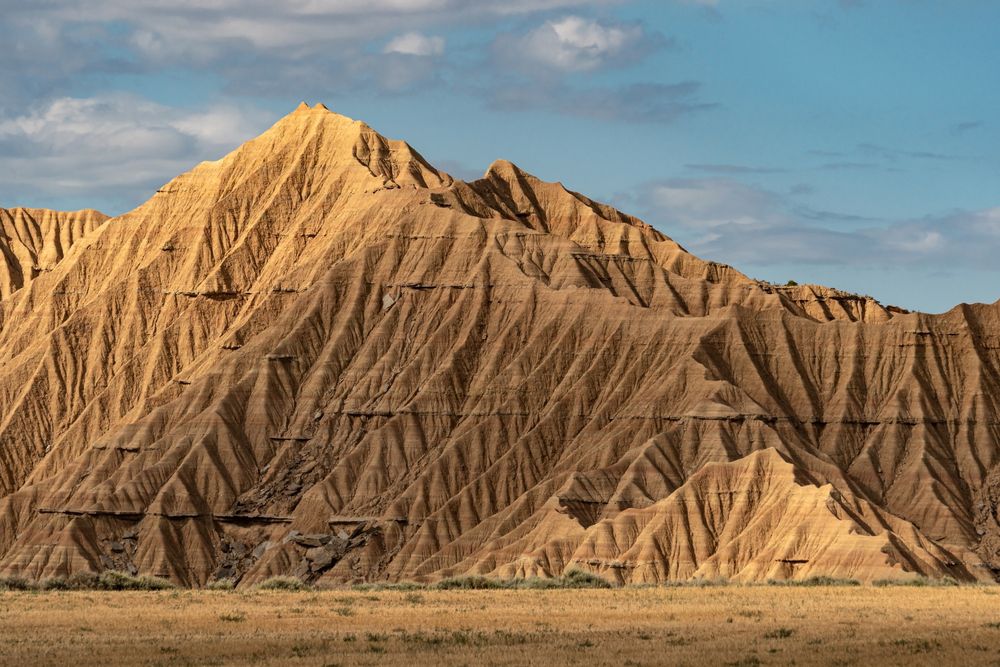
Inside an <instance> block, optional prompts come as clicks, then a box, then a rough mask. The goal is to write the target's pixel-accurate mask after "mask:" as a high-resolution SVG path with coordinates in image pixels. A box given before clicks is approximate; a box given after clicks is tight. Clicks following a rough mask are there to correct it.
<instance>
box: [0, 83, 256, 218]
mask: <svg viewBox="0 0 1000 667" xmlns="http://www.w3.org/2000/svg"><path fill="white" fill-rule="evenodd" d="M271 120H272V119H271V118H270V117H269V115H267V114H262V113H260V112H255V111H247V110H244V109H242V108H239V107H236V106H231V105H216V106H211V107H208V108H205V109H198V110H188V109H178V108H173V107H167V106H164V105H161V104H157V103H154V102H150V101H148V100H145V99H142V98H138V97H135V96H132V95H108V96H103V97H96V98H87V99H78V98H69V97H67V98H59V99H56V100H53V101H51V102H50V103H48V104H46V105H45V106H43V107H41V108H38V109H35V110H33V111H30V112H27V113H23V114H20V115H15V116H10V117H7V118H0V195H2V196H3V198H4V200H5V203H8V204H19V203H21V202H19V201H16V199H17V198H18V197H19V196H22V195H23V193H25V192H30V193H34V194H35V195H37V196H46V195H50V196H51V197H52V198H53V199H54V200H58V199H59V198H61V197H66V196H72V195H73V194H74V193H77V194H81V193H86V194H88V195H91V196H93V197H94V198H96V197H98V196H101V195H105V196H112V197H118V198H119V200H120V201H128V202H129V203H131V204H136V203H139V202H140V201H141V200H143V199H145V198H146V197H147V196H149V194H150V192H151V191H152V190H153V189H155V187H156V186H158V185H160V184H162V183H163V182H165V181H166V180H168V179H169V178H172V177H173V176H175V175H177V174H179V173H181V172H183V171H186V170H188V169H190V168H191V167H193V166H194V165H195V164H196V163H197V162H198V161H200V160H205V159H215V158H218V157H221V156H222V155H224V154H225V153H226V152H228V151H229V150H230V149H232V148H233V147H235V146H237V145H239V143H241V142H243V141H245V140H246V139H248V138H251V137H253V136H255V135H256V134H259V133H260V132H261V131H262V130H263V129H265V128H266V127H267V126H268V125H269V123H270V121H271ZM122 193H127V195H124V196H122ZM12 200H14V201H12Z"/></svg>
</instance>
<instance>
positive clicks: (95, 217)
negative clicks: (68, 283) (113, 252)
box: [0, 208, 108, 299]
mask: <svg viewBox="0 0 1000 667" xmlns="http://www.w3.org/2000/svg"><path fill="white" fill-rule="evenodd" d="M107 219H108V216H106V215H104V214H103V213H98V212H97V211H91V210H86V211H74V212H71V213H64V212H61V211H47V210H44V209H30V208H13V209H4V208H0V299H6V298H7V297H9V296H10V295H11V294H12V293H13V292H14V291H15V290H18V289H21V288H22V287H24V286H25V285H26V284H27V283H29V282H30V281H31V280H33V279H34V278H36V277H38V275H40V274H41V273H43V272H47V271H51V270H52V268H53V267H54V266H55V265H56V263H58V262H59V261H60V260H62V258H63V257H64V256H65V255H66V253H67V252H69V249H70V247H71V246H72V245H73V244H74V243H76V242H77V241H78V240H79V239H80V238H81V237H83V236H85V235H86V234H89V233H90V232H92V231H94V229H96V228H97V227H99V226H101V225H102V224H104V221H105V220H107Z"/></svg>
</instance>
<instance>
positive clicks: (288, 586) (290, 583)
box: [257, 577, 310, 591]
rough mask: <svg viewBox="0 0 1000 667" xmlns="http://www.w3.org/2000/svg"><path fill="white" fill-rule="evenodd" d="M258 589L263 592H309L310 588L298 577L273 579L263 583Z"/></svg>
mask: <svg viewBox="0 0 1000 667" xmlns="http://www.w3.org/2000/svg"><path fill="white" fill-rule="evenodd" d="M257 588H259V589H260V590H263V591H307V590H309V589H310V586H309V584H307V583H306V582H304V581H302V580H301V579H299V578H297V577H271V578H270V579H267V580H265V581H262V582H261V583H260V584H259V585H258V586H257Z"/></svg>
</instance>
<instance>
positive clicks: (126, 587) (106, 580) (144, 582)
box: [96, 570, 174, 591]
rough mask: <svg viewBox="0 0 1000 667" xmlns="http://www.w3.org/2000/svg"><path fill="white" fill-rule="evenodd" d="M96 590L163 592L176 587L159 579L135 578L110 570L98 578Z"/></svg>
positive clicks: (148, 577) (149, 577)
mask: <svg viewBox="0 0 1000 667" xmlns="http://www.w3.org/2000/svg"><path fill="white" fill-rule="evenodd" d="M96 588H99V589H100V590H104V591H163V590H168V589H171V588H174V585H173V584H172V583H170V582H169V581H167V580H166V579H161V578H159V577H151V576H148V575H142V576H133V575H131V574H126V573H124V572H118V571H116V570H108V571H106V572H102V573H101V574H100V575H99V576H98V577H97V586H96Z"/></svg>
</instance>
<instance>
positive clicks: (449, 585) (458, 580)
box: [434, 574, 510, 591]
mask: <svg viewBox="0 0 1000 667" xmlns="http://www.w3.org/2000/svg"><path fill="white" fill-rule="evenodd" d="M434 588H437V589H438V590H442V591H450V590H469V591H480V590H491V589H497V588H510V586H509V585H506V584H505V583H504V582H503V581H501V580H499V579H492V578H490V577H484V576H481V575H478V574H473V575H469V576H465V577H449V578H447V579H442V580H441V581H439V582H437V583H436V584H434Z"/></svg>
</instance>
